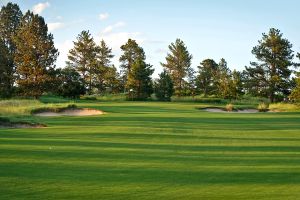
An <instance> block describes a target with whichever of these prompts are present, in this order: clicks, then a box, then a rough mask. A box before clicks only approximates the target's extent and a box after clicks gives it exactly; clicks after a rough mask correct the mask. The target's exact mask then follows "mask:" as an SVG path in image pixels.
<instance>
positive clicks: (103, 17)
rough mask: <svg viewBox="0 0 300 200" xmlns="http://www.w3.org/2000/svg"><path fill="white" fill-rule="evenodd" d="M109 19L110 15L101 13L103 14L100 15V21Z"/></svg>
mask: <svg viewBox="0 0 300 200" xmlns="http://www.w3.org/2000/svg"><path fill="white" fill-rule="evenodd" d="M108 17H109V14H108V13H101V14H100V15H99V19H100V20H101V21H103V20H106V19H107V18H108Z"/></svg>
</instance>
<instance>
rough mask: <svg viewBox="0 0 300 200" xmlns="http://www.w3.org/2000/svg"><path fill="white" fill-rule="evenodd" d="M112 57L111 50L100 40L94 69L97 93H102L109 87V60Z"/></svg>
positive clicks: (110, 67)
mask: <svg viewBox="0 0 300 200" xmlns="http://www.w3.org/2000/svg"><path fill="white" fill-rule="evenodd" d="M113 57H114V55H113V54H112V49H111V48H109V47H108V46H107V45H106V43H105V41H104V40H101V42H100V45H99V46H98V47H97V64H96V67H95V69H94V74H95V83H94V84H95V86H96V87H97V88H98V91H99V92H101V91H104V90H105V88H106V87H111V85H110V84H109V83H108V82H109V81H111V78H112V77H111V75H112V73H111V72H112V70H113V66H112V64H111V59H112V58H113ZM107 78H109V79H110V80H107Z"/></svg>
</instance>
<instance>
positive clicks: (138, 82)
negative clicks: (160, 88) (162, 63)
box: [126, 59, 154, 100]
mask: <svg viewBox="0 0 300 200" xmlns="http://www.w3.org/2000/svg"><path fill="white" fill-rule="evenodd" d="M153 72H154V69H153V68H152V65H149V64H146V63H145V61H144V60H142V59H137V60H136V61H135V62H134V63H133V65H132V66H131V69H130V72H129V74H128V80H127V84H126V88H128V89H129V99H131V100H144V99H146V98H148V97H150V95H151V94H152V92H153V87H152V80H151V75H152V74H153Z"/></svg>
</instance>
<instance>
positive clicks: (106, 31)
mask: <svg viewBox="0 0 300 200" xmlns="http://www.w3.org/2000/svg"><path fill="white" fill-rule="evenodd" d="M125 25H126V24H125V23H124V22H118V23H116V24H113V25H110V26H107V27H106V28H105V29H103V31H102V32H101V33H102V34H108V33H111V32H112V31H113V29H115V28H119V27H123V26H125Z"/></svg>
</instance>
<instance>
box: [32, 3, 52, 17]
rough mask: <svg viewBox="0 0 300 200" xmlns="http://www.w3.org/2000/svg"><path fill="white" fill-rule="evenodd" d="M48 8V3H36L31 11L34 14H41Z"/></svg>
mask: <svg viewBox="0 0 300 200" xmlns="http://www.w3.org/2000/svg"><path fill="white" fill-rule="evenodd" d="M48 7H50V3H49V2H45V3H38V4H36V5H34V6H33V8H32V11H33V13H34V14H41V13H42V12H43V11H44V10H45V9H46V8H48Z"/></svg>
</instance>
